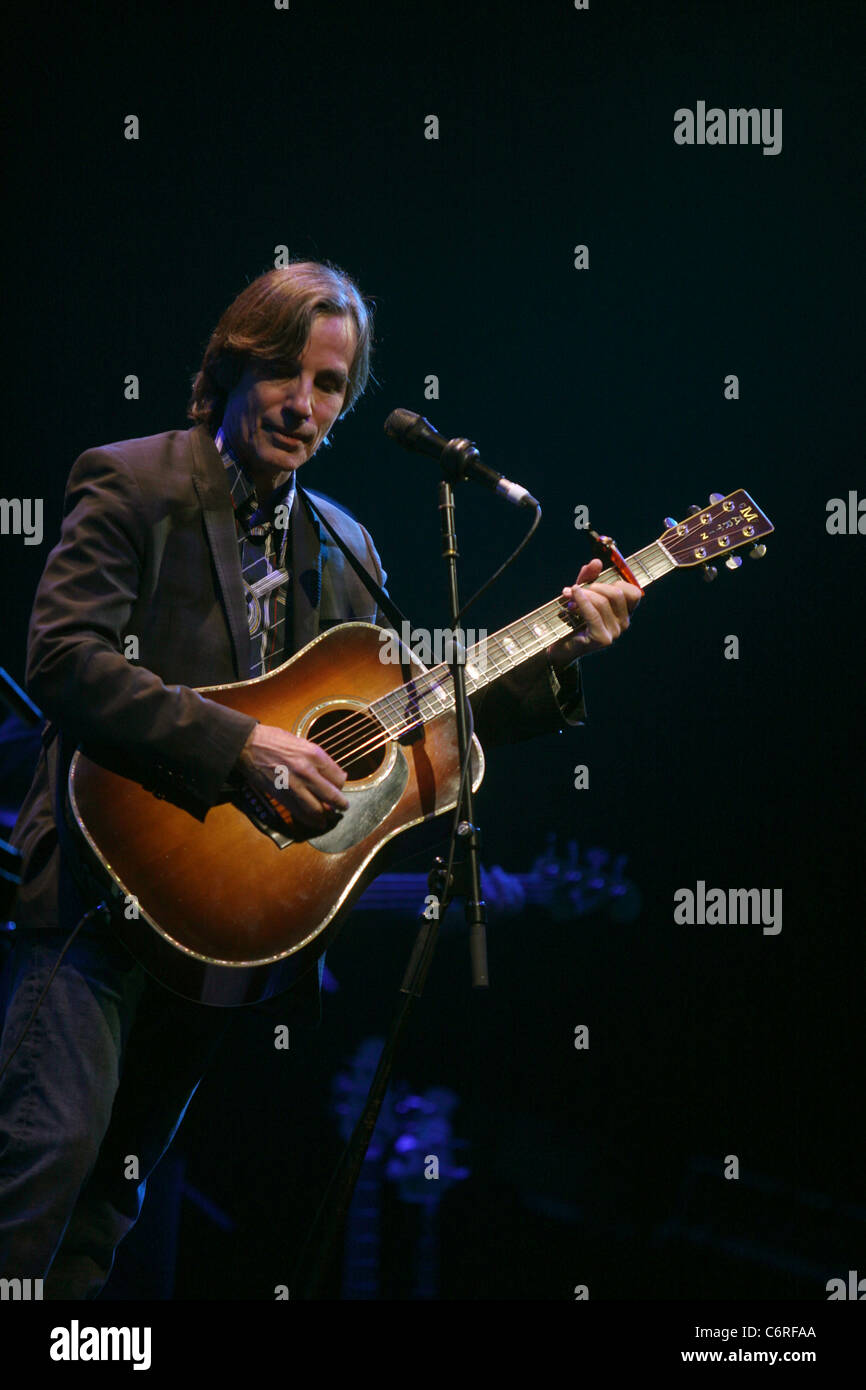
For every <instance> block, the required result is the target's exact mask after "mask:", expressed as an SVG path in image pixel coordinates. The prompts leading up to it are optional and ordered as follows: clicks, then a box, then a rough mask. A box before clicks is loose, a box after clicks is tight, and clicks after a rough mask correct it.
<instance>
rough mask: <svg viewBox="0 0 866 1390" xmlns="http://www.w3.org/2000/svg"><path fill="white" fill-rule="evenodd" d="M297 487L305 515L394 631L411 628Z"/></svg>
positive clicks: (329, 524) (387, 596)
mask: <svg viewBox="0 0 866 1390" xmlns="http://www.w3.org/2000/svg"><path fill="white" fill-rule="evenodd" d="M297 487H298V496H299V497H300V498H301V500H302V502H303V504H304V506H305V507H306V510H307V515H308V516H309V518H310V520H311V521H312V522H314V523H315V522H317V521H320V522H321V523H322V525H323V526H324V528H325V530H326V531H327V532H328V534H329V535H330V536H331V537H332V538H333V540H334V541H336V543H337V546H338V547H339V549H340V550H342V552H343V554H344V555H345V557H346V559H347V560H348V561H349V564H350V565H351V566H352V569H353V570H354V571H355V573H356V574H357V576H358V578H359V579H360V581H361V583H362V584H363V585H364V588H365V589H366V590H367V592H368V593H370V594H372V596H373V598H374V599H375V600H376V602H377V604H378V605H379V607H380V608H381V609H382V611H383V613H384V614H385V615H386V617H387V618H388V620H389V621H390V623H391V625H392V627H393V628H394V629H395V631H397V632H401V631H402V630H403V628H402V624H403V623H405V624H406V628H407V629H409V628H411V624H410V622H409V619H408V618H407V617H406V615H405V613H401V612H400V609H399V608H398V607H397V605H396V603H395V602H394V600H393V599H392V598H391V597H390V596H389V595H388V594H386V592H385V590H384V589H383V588H382V586H381V584H377V583H376V580H375V579H374V578H373V576H372V574H370V573H369V571H368V570H366V569H365V568H364V566H363V565H362V564H361V562H360V560H359V559H358V557H357V555H353V554H352V552H351V550H350V549H349V547H348V546H347V545H346V542H345V541H344V540H343V539H342V537H341V536H339V535H338V534H337V532H336V531H335V530H334V528H333V526H332V525H331V523H330V522H329V521H327V520H326V519H325V517H324V516H322V513H321V512H317V511H316V509H315V507H314V506H313V504H312V502H311V501H310V498H309V496H308V494H307V493H306V492H305V491H304V489H303V488H302V487H301V485H300V483H299V484H298V485H297Z"/></svg>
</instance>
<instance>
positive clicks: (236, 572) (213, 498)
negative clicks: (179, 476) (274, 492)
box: [190, 426, 251, 680]
mask: <svg viewBox="0 0 866 1390" xmlns="http://www.w3.org/2000/svg"><path fill="white" fill-rule="evenodd" d="M190 440H191V443H192V452H193V485H194V487H195V490H196V493H197V494H198V498H199V501H200V503H201V507H202V512H203V514H204V524H205V531H206V533H207V539H208V544H209V546H210V550H211V555H212V556H213V562H214V569H215V570H216V576H217V580H218V582H219V586H220V593H221V595H222V601H223V608H224V610H225V614H226V619H227V621H228V625H229V632H230V634H231V640H232V650H233V653H234V660H235V668H236V671H237V677H238V680H247V679H248V678H249V674H250V656H251V653H250V632H249V625H248V622H247V606H246V602H245V600H244V585H243V579H242V578H241V562H240V556H239V554H238V539H237V531H236V528H235V513H234V508H233V507H232V499H231V494H230V492H229V486H228V479H227V477H226V470H225V465H224V463H223V461H222V459H221V458H220V454H219V450H218V449H217V447H216V445H215V444H214V442H213V440H212V439H211V437H210V435H209V434H208V432H207V430H206V429H204V427H203V426H196V427H195V428H194V429H192V430H190Z"/></svg>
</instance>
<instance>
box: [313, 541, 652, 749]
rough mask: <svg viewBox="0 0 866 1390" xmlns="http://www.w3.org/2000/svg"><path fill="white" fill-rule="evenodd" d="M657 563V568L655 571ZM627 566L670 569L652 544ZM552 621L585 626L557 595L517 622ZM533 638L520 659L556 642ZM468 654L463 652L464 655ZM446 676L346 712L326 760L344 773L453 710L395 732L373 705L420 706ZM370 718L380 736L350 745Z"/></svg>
mask: <svg viewBox="0 0 866 1390" xmlns="http://www.w3.org/2000/svg"><path fill="white" fill-rule="evenodd" d="M653 554H654V555H655V560H656V565H655V568H656V569H657V573H655V574H654V573H653V567H652V565H651V564H647V563H646V562H645V560H644V557H648V558H650V559H651V558H652V556H653ZM660 562H661V568H659V563H660ZM628 563H629V564H630V565H637V566H638V567H639V568H641V569H643V570H644V572H645V574H646V575H647V576H648V581H647V582H651V581H652V580H653V579H656V578H659V577H660V575H661V574H664V573H667V571H668V570H669V569H670V567H671V562H670V560H669V559H668V557H667V556H666V555H665V554H664V552H663V551H660V549H659V547H658V546H657V544H656V543H655V542H653V543H652V544H651V545H649V546H646V547H645V548H644V549H643V550H642V551H638V552H637V553H636V554H635V555H633V556H631V557H630V558H629V562H628ZM619 578H620V574H619V571H618V570H616V569H615V568H611V569H608V570H605V571H604V572H603V573H602V574H600V575H599V576H598V578H597V579H594V580H592V581H591V582H592V583H594V584H613V583H616V581H617V580H618V579H619ZM585 587H587V586H586V584H583V585H581V588H585ZM552 618H557V619H558V620H559V622H560V624H561V625H562V626H563V627H566V628H568V630H569V631H570V632H578V631H580V630H581V628H583V627H585V623H584V622H583V621H582V620H581V621H580V622H575V621H574V619H573V618H572V617H570V616H568V615H567V610H565V609H564V608H563V606H562V598H561V596H560V597H559V598H557V599H553V600H552V601H551V602H549V603H547V604H545V605H544V606H543V607H541V608H539V609H536V610H535V611H534V612H533V613H529V614H527V615H526V617H525V618H521V619H519V620H518V621H519V623H520V624H521V625H522V626H524V627H528V628H532V622H531V620H532V619H537V620H538V624H536V625H539V624H540V623H541V622H545V623H546V622H548V621H549V620H550V619H552ZM516 626H517V624H512V625H511V627H509V628H505V629H503V632H512V631H514V629H515V627H516ZM498 636H499V634H494V637H493V638H492V639H490V641H494V642H495V641H496V639H497V637H498ZM533 637H534V641H533V642H530V644H529V645H530V649H529V650H528V651H524V653H523V659H524V660H525V659H528V657H529V656H533V655H537V653H538V652H539V651H541V650H542V648H543V647H545V646H548V645H550V643H551V641H552V640H557V638H556V635H555V634H553V633H546V634H545V635H544V637H543V638H539V636H538V634H537V633H535V632H533ZM536 644H537V645H536ZM488 645H489V643H488ZM533 646H535V647H536V650H535V651H534V652H533V651H532V650H531V648H532V647H533ZM470 651H471V648H470ZM468 655H469V654H468V653H467V656H468ZM508 669H510V668H509V667H507V666H506V668H505V670H506V671H507V670H508ZM497 674H504V672H502V673H500V672H498V673H497ZM450 675H451V673H450V670H449V669H448V668H447V667H445V666H438V667H432V668H431V669H430V670H429V671H423V672H419V674H418V675H417V676H416V677H413V679H412V681H410V682H408V683H407V684H405V685H402V686H398V687H397V688H396V689H395V690H391V691H388V692H387V693H386V694H385V695H383V696H380V698H379V699H378V700H374V701H373V703H372V704H371V705H368V706H367V707H366V709H364V710H352V711H350V712H349V713H348V714H347V715H346V717H345V718H344V719H343V720H340V721H338V722H337V723H336V724H334V725H332V726H331V728H330V729H329V730H328V732H327V734H326V735H324V736H323V738H322V739H321V741H320V742H319V744H318V746H319V747H320V748H322V749H323V750H324V752H326V753H327V754H328V756H329V757H331V758H333V759H334V761H335V762H338V763H339V764H340V766H341V767H342V768H343V770H344V771H346V770H347V768H349V767H351V766H352V764H353V763H355V762H358V761H360V760H361V758H363V757H364V756H367V755H370V754H372V753H373V752H375V751H376V750H377V749H379V748H383V747H385V746H386V745H387V744H388V743H390V742H391V741H392V740H394V739H398V738H402V737H404V736H405V735H406V734H407V733H410V732H411V731H412V730H414V729H417V728H418V727H419V726H421V725H423V724H425V723H427V722H429V720H430V718H435V717H436V715H438V714H439V713H440V712H441V713H444V712H445V711H446V710H447V709H449V708H451V707H453V703H454V696H453V692H452V693H451V695H450V697H449V700H448V702H447V703H446V704H445V705H444V706H443V707H442V709H441V710H440V709H436V710H435V712H433V713H432V714H431V715H430V716H428V718H427V719H425V718H424V716H423V714H420V715H419V717H418V718H416V719H414V720H413V721H412V722H409V723H406V722H405V721H404V722H402V723H401V724H398V726H397V727H396V728H395V729H388V728H385V726H384V724H383V723H382V721H381V720H379V716H378V714H377V713H376V707H377V706H378V707H379V709H380V710H381V711H382V712H383V713H384V707H385V706H392V707H393V706H395V705H396V706H398V707H399V706H400V705H402V703H403V696H404V692H405V695H406V697H407V698H410V699H412V700H413V702H414V703H415V704H416V705H420V704H421V703H422V702H423V700H424V699H426V698H429V696H430V695H431V694H432V690H433V688H434V687H435V686H438V685H441V683H442V680H443V678H445V679H447V678H450ZM494 679H495V677H494ZM411 687H414V691H412V692H411V694H410V688H411ZM374 719H375V720H376V721H377V722H378V723H379V724H380V728H381V730H382V735H384V737H382V736H381V735H380V734H379V732H378V730H376V731H373V732H372V733H367V735H366V741H362V742H360V743H357V742H353V741H352V740H353V738H354V737H355V736H356V735H357V734H358V733H359V732H360V727H361V726H364V725H369V723H370V721H371V720H374ZM362 737H363V736H362Z"/></svg>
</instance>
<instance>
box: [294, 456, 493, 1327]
mask: <svg viewBox="0 0 866 1390" xmlns="http://www.w3.org/2000/svg"><path fill="white" fill-rule="evenodd" d="M447 452H448V451H447V450H446V453H447ZM439 513H440V526H441V533H442V556H443V559H444V560H445V565H446V570H447V575H448V597H449V604H450V608H451V630H452V632H456V628H457V620H458V619H457V615H458V614H459V612H460V597H459V590H458V586H457V557H458V553H459V552H458V550H457V532H456V529H455V525H454V491H453V488H452V487H451V484H450V482H448V481H447V480H443V481H442V482H440V484H439ZM451 655H452V660H451V661H450V662H449V666H450V669H451V675H452V678H453V681H454V713H455V718H456V726H457V750H458V769H459V774H460V781H459V786H458V801H457V806H456V807H455V822H454V823H455V830H456V834H455V833H454V832H452V837H451V838H452V843H451V845H450V846H449V856H448V861H447V863H448V865H450V866H451V869H452V872H451V873H450V874H449V873H448V872H447V871H446V865H445V863H443V860H442V859H441V858H437V859H436V860H435V861H434V865H433V868H432V869H431V871H430V874H429V877H428V886H429V888H430V890H431V892H432V893H433V894H434V896H435V897H436V899H437V901H438V902H439V904H440V908H439V910H434V911H430V910H429V909H428V908H425V909H422V910H421V912H420V913H419V915H418V933H417V936H416V938H415V942H414V945H413V948H412V952H411V955H410V957H409V963H408V965H407V967H406V972H405V974H404V976H403V980H402V982H401V985H400V994H401V995H402V1000H401V1002H400V1004H399V1005H398V1007H397V1011H396V1013H395V1015H394V1018H393V1019H392V1021H391V1026H390V1029H389V1031H388V1036H387V1038H386V1039H385V1045H384V1047H383V1048H382V1052H381V1054H380V1057H379V1062H378V1065H377V1067H376V1072H375V1075H374V1077H373V1081H372V1083H371V1085H370V1091H369V1094H368V1096H367V1101H366V1103H365V1106H364V1110H363V1112H362V1114H361V1116H360V1118H359V1120H358V1122H357V1124H356V1125H355V1128H354V1131H353V1133H352V1135H351V1138H350V1139H349V1142H348V1144H347V1145H346V1148H345V1150H344V1151H343V1154H342V1157H341V1158H340V1161H339V1163H338V1164H337V1167H336V1169H335V1171H334V1173H333V1175H332V1177H331V1181H330V1183H329V1185H328V1189H327V1191H326V1193H325V1196H324V1198H323V1199H322V1203H321V1206H320V1208H319V1211H318V1214H317V1216H316V1219H315V1220H314V1222H313V1225H312V1227H311V1229H310V1230H309V1232H308V1234H307V1239H306V1241H305V1243H304V1246H303V1248H302V1250H301V1252H300V1256H299V1258H298V1262H297V1265H296V1268H295V1272H294V1278H293V1281H292V1282H293V1288H292V1292H293V1296H295V1297H296V1298H300V1299H301V1300H303V1301H309V1300H315V1299H318V1298H320V1297H321V1295H322V1289H323V1286H324V1284H325V1281H326V1278H327V1274H328V1270H329V1267H330V1264H331V1261H332V1258H333V1251H334V1247H335V1245H336V1242H337V1238H338V1235H339V1232H340V1230H341V1228H342V1225H343V1223H344V1221H345V1219H346V1214H347V1212H348V1209H349V1203H350V1202H351V1199H352V1193H353V1192H354V1189H355V1185H356V1183H357V1180H358V1174H359V1173H360V1171H361V1164H362V1163H363V1161H364V1155H365V1154H366V1152H367V1149H368V1147H369V1145H370V1141H371V1139H372V1137H373V1130H374V1129H375V1127H376V1122H377V1120H378V1118H379V1112H380V1110H381V1107H382V1102H383V1101H384V1098H385V1093H386V1091H387V1089H388V1085H389V1083H390V1080H391V1073H392V1070H393V1064H394V1057H395V1055H396V1052H397V1048H398V1045H399V1042H400V1039H401V1037H402V1035H403V1032H404V1030H405V1028H406V1025H407V1023H408V1020H409V1016H410V1014H411V1012H412V1008H413V1006H414V1003H415V1001H416V1000H417V999H420V997H421V994H422V992H423V989H424V982H425V980H426V978H427V974H428V972H429V969H430V963H431V961H432V959H433V952H434V949H435V946H436V941H437V937H438V933H439V920H440V914H441V912H442V911H443V910H444V909H445V908H447V905H448V903H449V902H450V900H451V898H452V896H453V895H455V894H459V895H460V896H461V897H465V899H466V921H467V923H468V925H469V956H470V963H471V969H472V983H473V985H474V986H476V987H478V988H485V987H486V986H487V984H488V979H487V908H486V906H485V903H484V900H483V899H482V897H481V835H480V831H479V829H478V827H477V825H476V824H475V807H474V797H473V793H472V772H471V767H470V763H469V759H470V755H471V743H470V739H471V736H472V730H471V727H470V726H471V721H472V711H471V708H470V705H469V702H468V700H467V699H466V676H465V669H464V668H465V660H466V651H465V648H464V647H463V645H462V643H461V644H459V645H458V643H457V641H456V640H455V641H454V642H453V643H452V653H451ZM457 842H460V843H461V844H462V847H463V850H462V854H461V857H460V859H459V860H458V861H457V863H456V864H454V863H453V855H454V850H455V847H456V843H457Z"/></svg>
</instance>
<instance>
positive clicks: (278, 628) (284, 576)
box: [214, 429, 295, 676]
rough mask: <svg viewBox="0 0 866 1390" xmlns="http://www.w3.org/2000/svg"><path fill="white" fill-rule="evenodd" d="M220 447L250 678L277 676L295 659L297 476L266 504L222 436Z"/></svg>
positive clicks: (271, 496)
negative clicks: (292, 524)
mask: <svg viewBox="0 0 866 1390" xmlns="http://www.w3.org/2000/svg"><path fill="white" fill-rule="evenodd" d="M214 443H215V444H216V446H217V449H218V450H219V452H220V455H221V456H222V460H223V463H224V464H225V468H226V473H227V475H228V482H229V489H230V491H231V498H232V506H233V507H234V509H235V523H236V526H237V534H238V553H239V555H240V562H241V577H242V579H243V582H244V592H245V594H246V600H247V621H248V623H249V629H250V675H251V676H262V675H264V674H265V673H266V672H267V671H273V670H274V668H275V667H276V666H280V665H281V664H282V663H283V662H284V661H285V660H286V659H287V658H288V657H289V656H290V655H291V643H292V631H291V623H292V614H291V602H290V586H291V570H290V568H289V564H288V561H289V557H290V554H291V552H290V549H289V518H290V515H291V510H292V507H293V505H294V501H295V474H294V471H292V474H291V476H290V478H289V479H288V481H287V482H285V483H283V485H282V486H281V487H279V488H277V489H276V490H275V491H274V492H272V493H271V494H270V496H269V497H268V498H267V499H266V500H265V502H264V504H262V503H260V501H259V497H258V494H257V492H256V489H255V486H254V485H253V483H252V481H251V479H250V478H249V477H248V475H247V473H246V472H245V471H244V468H243V466H242V465H241V464H240V463H239V462H238V460H237V459H236V458H235V457H234V455H233V453H232V451H231V449H230V448H229V446H228V444H227V443H226V439H225V435H224V434H223V432H222V430H221V429H220V430H218V431H217V434H216V438H215V440H214Z"/></svg>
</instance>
